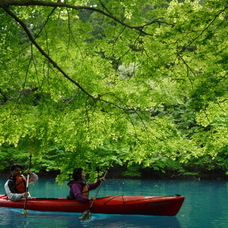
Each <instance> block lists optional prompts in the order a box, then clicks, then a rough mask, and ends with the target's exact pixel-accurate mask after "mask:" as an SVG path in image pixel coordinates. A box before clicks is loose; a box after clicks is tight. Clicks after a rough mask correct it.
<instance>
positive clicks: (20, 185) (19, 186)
mask: <svg viewBox="0 0 228 228" xmlns="http://www.w3.org/2000/svg"><path fill="white" fill-rule="evenodd" d="M15 188H16V190H17V191H18V192H19V193H24V192H26V179H25V177H24V176H23V175H21V176H19V177H18V176H16V185H15Z"/></svg>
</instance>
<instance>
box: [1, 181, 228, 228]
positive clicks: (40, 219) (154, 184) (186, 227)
mask: <svg viewBox="0 0 228 228" xmlns="http://www.w3.org/2000/svg"><path fill="white" fill-rule="evenodd" d="M4 182H5V179H0V194H2V193H4V189H3V187H4ZM30 192H31V194H32V195H33V196H37V197H65V196H66V195H67V194H68V187H67V186H66V185H58V184H57V183H55V182H54V180H52V179H40V180H39V181H38V182H36V183H34V184H32V185H30ZM92 194H95V192H94V193H91V195H92ZM174 194H181V195H184V196H185V197H186V199H185V201H184V204H183V206H182V208H181V210H180V211H179V213H178V214H177V216H175V217H167V216H141V215H105V214H92V219H91V221H89V222H88V221H84V222H82V221H80V220H79V219H78V218H79V216H80V215H81V214H79V213H61V212H39V211H31V210H30V211H29V214H28V215H21V212H22V209H9V208H3V207H0V226H1V227H7V228H8V227H9V228H10V227H79V228H80V227H86V228H94V227H96V228H98V227H99V228H101V227H109V228H112V227H116V228H141V227H145V228H153V227H154V228H201V227H202V228H204V227H207V228H226V227H228V200H227V199H228V182H227V181H183V180H182V181H176V180H175V181H174V180H161V181H160V180H107V181H105V182H104V183H103V185H102V188H101V189H100V192H99V196H100V197H102V196H108V195H144V196H151V195H154V196H155V195H157V196H167V195H174Z"/></svg>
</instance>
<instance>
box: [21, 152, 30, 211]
mask: <svg viewBox="0 0 228 228" xmlns="http://www.w3.org/2000/svg"><path fill="white" fill-rule="evenodd" d="M31 160H32V154H31V153H30V156H29V166H28V170H30V167H31ZM29 178H30V175H29V173H28V174H27V180H26V192H28V188H29V187H28V186H29ZM27 198H28V197H25V202H24V210H23V211H22V213H21V214H22V215H27V214H28V211H27V210H26V207H27Z"/></svg>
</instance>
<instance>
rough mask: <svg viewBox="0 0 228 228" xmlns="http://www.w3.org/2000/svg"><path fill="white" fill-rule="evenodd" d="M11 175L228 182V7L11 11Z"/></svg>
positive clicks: (4, 59) (4, 103)
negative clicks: (197, 175)
mask: <svg viewBox="0 0 228 228" xmlns="http://www.w3.org/2000/svg"><path fill="white" fill-rule="evenodd" d="M0 18H1V20H0V33H1V34H0V36H1V39H0V75H1V80H0V109H1V110H0V145H1V147H0V150H1V153H0V159H1V161H3V162H1V164H0V168H1V169H4V168H6V167H7V166H8V165H9V163H11V162H13V161H19V162H22V163H24V164H26V161H27V159H28V156H29V154H30V152H32V153H33V157H34V158H33V163H34V168H35V169H37V170H41V169H46V170H60V172H61V174H62V175H61V176H60V178H64V177H65V176H66V175H67V174H68V173H70V172H71V171H72V169H73V168H74V167H78V166H81V167H84V168H85V169H88V168H89V169H91V171H93V170H95V169H96V168H97V167H104V166H107V165H108V164H110V163H112V164H119V165H123V164H126V165H128V166H131V165H135V164H137V165H139V166H140V167H153V168H154V169H158V170H164V169H166V168H171V169H176V170H179V171H180V172H185V173H186V172H188V171H191V172H193V173H194V172H197V171H198V170H199V169H200V167H203V168H204V169H216V168H220V169H223V170H225V171H226V170H228V162H227V161H228V160H227V157H228V143H227V142H228V130H227V129H228V115H227V114H228V80H227V79H228V77H227V69H228V45H227V44H228V41H227V37H228V30H227V27H228V5H227V1H226V0H204V1H203V0H201V1H200V0H191V1H190V0H185V1H184V0H182V1H181V0H179V1H178V0H172V1H171V0H153V1H146V0H140V1H138V0H122V1H121V0H120V1H114V0H91V1H86V0H67V1H65V0H59V1H56V0H37V1H33V0H23V1H20V0H0Z"/></svg>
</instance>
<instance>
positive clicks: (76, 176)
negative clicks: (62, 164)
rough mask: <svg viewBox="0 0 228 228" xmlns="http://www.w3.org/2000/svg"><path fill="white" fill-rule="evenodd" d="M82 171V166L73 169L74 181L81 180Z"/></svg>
mask: <svg viewBox="0 0 228 228" xmlns="http://www.w3.org/2000/svg"><path fill="white" fill-rule="evenodd" d="M82 171H83V169H82V168H75V169H74V171H73V175H72V176H73V179H74V180H75V181H77V180H81V176H82Z"/></svg>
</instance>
